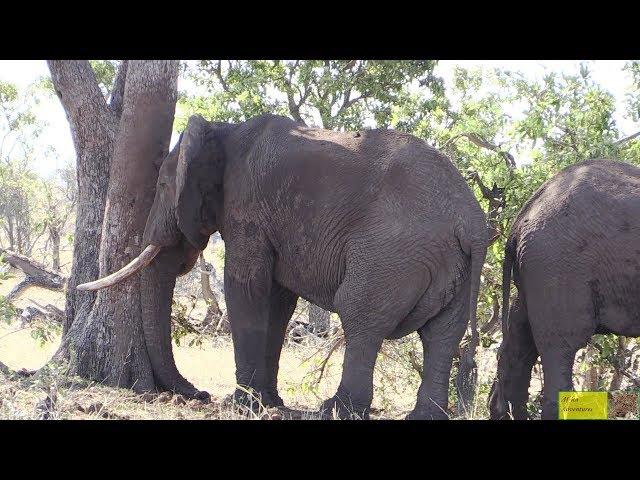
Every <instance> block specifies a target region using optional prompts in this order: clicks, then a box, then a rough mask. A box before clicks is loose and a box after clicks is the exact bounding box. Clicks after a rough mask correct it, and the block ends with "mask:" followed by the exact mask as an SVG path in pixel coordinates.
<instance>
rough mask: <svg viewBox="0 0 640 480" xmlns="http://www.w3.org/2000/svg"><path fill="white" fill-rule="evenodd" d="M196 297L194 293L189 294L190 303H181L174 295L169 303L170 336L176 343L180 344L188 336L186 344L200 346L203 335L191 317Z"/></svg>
mask: <svg viewBox="0 0 640 480" xmlns="http://www.w3.org/2000/svg"><path fill="white" fill-rule="evenodd" d="M197 301H198V298H197V297H196V296H194V295H191V296H190V303H182V302H181V301H179V300H178V299H176V298H175V297H174V298H173V300H172V303H171V327H172V328H171V338H172V339H173V341H174V342H176V345H178V346H180V342H181V341H182V340H183V339H185V338H186V337H188V336H189V337H190V338H189V342H188V346H190V347H192V346H194V345H195V346H202V342H203V337H202V334H201V332H200V330H198V328H197V327H196V325H195V322H194V319H192V318H191V315H192V314H193V311H194V309H195V308H196V302H197Z"/></svg>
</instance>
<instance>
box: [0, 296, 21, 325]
mask: <svg viewBox="0 0 640 480" xmlns="http://www.w3.org/2000/svg"><path fill="white" fill-rule="evenodd" d="M17 314H18V312H16V309H15V307H14V306H13V305H11V303H9V302H8V301H7V299H6V298H5V297H3V296H2V295H0V320H3V321H4V322H5V323H7V324H8V323H11V321H12V320H13V319H14V318H15V317H16V315H17Z"/></svg>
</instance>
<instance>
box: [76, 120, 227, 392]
mask: <svg viewBox="0 0 640 480" xmlns="http://www.w3.org/2000/svg"><path fill="white" fill-rule="evenodd" d="M225 125H226V124H217V123H211V122H207V121H206V120H205V119H204V118H202V117H200V116H192V117H191V118H190V119H189V122H188V124H187V128H186V129H185V131H184V132H183V134H182V135H181V136H180V140H179V141H178V143H177V144H176V146H175V147H174V148H173V150H172V151H171V152H170V153H169V154H168V155H167V156H166V157H165V159H164V161H163V163H162V165H161V167H160V171H159V173H158V180H157V183H156V192H155V199H154V202H153V205H152V207H151V210H150V212H149V215H148V217H147V223H146V226H145V230H144V235H143V245H146V248H144V250H143V251H142V253H140V255H139V256H138V257H136V258H135V259H133V260H132V261H131V262H130V263H129V264H127V265H126V266H124V267H123V268H121V269H120V270H118V271H117V272H115V273H112V274H111V275H108V276H106V277H103V278H100V279H98V280H96V281H93V282H89V283H85V284H82V285H78V287H77V288H78V289H79V290H99V289H102V288H106V287H109V286H112V285H115V284H117V283H120V282H122V281H124V280H125V279H126V278H128V277H130V276H132V275H134V274H135V273H137V272H139V271H142V274H141V304H142V319H143V327H144V333H145V341H146V345H147V351H148V353H149V357H150V360H151V364H152V366H153V370H154V376H155V378H156V383H157V384H158V386H160V387H162V388H166V389H172V390H176V391H179V392H180V393H183V394H185V395H197V390H196V389H195V388H194V387H193V385H191V384H190V383H189V382H188V381H187V380H185V379H184V378H183V377H182V376H181V375H180V374H179V373H178V370H177V368H176V366H175V363H174V360H173V354H172V351H171V336H170V334H171V328H170V326H171V325H170V315H171V299H172V294H173V289H174V287H175V282H176V277H178V276H180V275H183V274H185V273H187V272H189V271H190V270H191V269H192V268H193V266H194V265H195V263H196V261H197V259H198V255H199V254H200V252H201V251H202V250H204V248H205V247H206V245H207V243H208V241H209V236H210V235H211V234H213V233H214V232H215V231H217V230H218V229H219V220H218V219H221V218H222V203H223V188H222V183H223V175H224V165H225V162H224V152H223V148H222V142H221V139H220V135H221V134H222V132H223V131H224V130H225Z"/></svg>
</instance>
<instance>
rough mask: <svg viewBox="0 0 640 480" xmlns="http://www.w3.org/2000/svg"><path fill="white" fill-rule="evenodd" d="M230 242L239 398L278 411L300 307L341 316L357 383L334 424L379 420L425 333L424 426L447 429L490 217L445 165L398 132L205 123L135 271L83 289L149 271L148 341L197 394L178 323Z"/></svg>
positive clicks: (156, 212) (187, 150) (342, 394)
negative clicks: (290, 326)
mask: <svg viewBox="0 0 640 480" xmlns="http://www.w3.org/2000/svg"><path fill="white" fill-rule="evenodd" d="M216 230H219V231H220V234H221V235H222V237H223V239H224V241H225V249H226V251H225V270H224V288H225V296H226V304H227V308H228V312H229V321H230V324H231V332H232V338H233V344H234V353H235V362H236V379H237V383H238V385H239V386H241V387H243V388H240V389H238V390H236V393H235V396H236V398H237V399H238V400H246V399H245V398H244V395H245V393H244V391H245V390H247V389H250V391H253V393H254V394H258V395H260V396H261V399H262V402H263V403H264V404H267V405H276V406H277V405H282V400H281V398H280V396H279V395H278V391H277V375H278V362H279V357H280V351H281V348H282V343H283V337H284V333H285V328H286V326H287V323H288V321H289V319H290V318H291V315H292V313H293V310H294V308H295V305H296V301H297V299H298V297H299V296H300V297H303V298H305V299H307V300H309V301H310V302H312V303H314V304H316V305H318V306H320V307H322V308H324V309H326V310H330V311H333V312H337V313H338V314H339V315H340V319H341V321H342V326H343V329H344V334H345V355H344V365H343V375H342V381H341V383H340V386H339V387H338V391H337V393H336V394H335V396H334V397H333V398H331V399H330V400H327V401H326V402H324V404H323V410H324V411H337V412H338V414H339V415H341V416H346V415H350V414H353V413H356V414H358V415H359V416H361V417H363V416H364V417H366V416H367V415H368V410H369V407H370V405H371V400H372V396H373V369H374V364H375V361H376V356H377V354H378V351H379V349H380V347H381V344H382V341H383V340H384V339H385V338H399V337H402V336H404V335H407V334H409V333H411V332H414V331H416V330H417V331H418V333H419V334H420V337H421V338H422V342H423V345H424V375H423V379H422V384H421V386H420V389H419V392H418V400H417V404H416V407H415V409H414V410H413V412H412V414H411V415H410V418H443V417H446V413H445V411H446V407H447V396H448V395H447V392H448V385H449V375H450V370H451V364H452V359H453V357H454V354H455V353H456V351H457V348H458V345H459V342H460V340H461V338H462V336H463V333H464V331H465V329H466V327H467V325H468V320H469V319H471V321H472V322H473V323H472V326H474V327H475V315H476V300H477V296H478V288H479V282H480V272H481V269H482V265H483V263H484V258H485V253H486V231H487V228H486V223H485V216H484V213H483V211H482V209H481V208H480V205H479V204H478V202H477V200H476V199H475V197H474V195H473V193H472V191H471V190H470V188H469V186H468V185H467V183H466V182H465V180H464V179H463V178H462V176H461V175H460V173H459V172H458V170H457V169H456V168H455V166H454V165H453V164H452V163H451V161H450V160H449V159H447V158H446V157H445V156H444V155H442V154H441V153H439V152H438V151H437V150H435V149H433V148H431V147H429V146H428V145H427V144H426V143H425V142H424V141H422V140H420V139H417V138H415V137H413V136H411V135H407V134H403V133H399V132H396V131H392V130H365V131H360V132H354V133H339V132H333V131H328V130H322V129H316V128H308V127H305V126H302V125H300V124H298V123H296V122H294V121H292V120H290V119H288V118H285V117H280V116H276V115H262V116H259V117H256V118H253V119H251V120H249V121H247V122H244V123H239V124H227V123H216V122H207V121H206V120H204V119H203V118H202V117H199V116H193V117H191V118H190V119H189V122H188V125H187V127H186V130H185V131H184V133H183V135H182V137H181V140H180V142H179V144H178V145H177V146H176V147H175V148H174V150H173V151H172V153H171V154H170V155H169V156H168V157H167V159H166V160H165V162H164V164H163V165H162V167H161V170H160V174H159V178H158V182H157V191H156V198H155V201H154V204H153V207H152V209H151V212H150V213H149V217H148V221H147V225H146V229H145V234H144V241H145V245H148V246H147V248H146V249H145V250H144V252H143V253H142V254H141V255H140V257H138V258H137V259H135V260H134V261H133V262H132V263H131V264H129V265H128V266H127V267H125V268H124V269H122V270H121V271H119V272H116V273H115V274H112V275H110V276H109V277H107V278H105V279H101V280H98V281H96V282H93V283H92V284H89V285H88V286H84V287H83V288H93V289H96V288H102V287H104V286H108V285H111V284H114V283H117V282H118V281H121V280H123V279H124V278H126V277H127V276H128V275H131V274H133V273H135V272H136V271H137V270H139V269H140V268H143V267H144V266H145V265H147V264H148V267H147V268H146V269H145V270H144V271H143V273H142V296H143V300H144V302H143V309H144V312H143V318H144V332H145V338H146V344H147V348H148V351H149V355H150V358H151V362H152V366H153V369H154V373H155V375H156V378H157V380H158V382H159V383H160V384H161V385H162V386H164V387H165V388H169V389H174V390H176V391H179V392H181V393H184V394H187V395H197V394H198V392H197V390H196V389H195V388H194V387H193V386H192V385H191V384H190V383H189V382H187V381H186V380H185V379H184V378H183V377H182V376H181V375H180V374H179V373H178V370H177V369H176V367H175V364H174V360H173V357H172V354H171V341H170V336H169V334H170V331H169V314H170V306H171V295H172V290H173V287H174V284H175V279H176V276H177V275H179V274H181V273H184V272H186V271H188V270H189V269H190V268H191V267H192V266H193V264H194V263H195V261H196V258H197V256H198V252H199V251H200V250H202V249H204V248H205V246H206V244H207V241H208V239H209V236H210V235H211V234H212V233H213V232H214V231H216Z"/></svg>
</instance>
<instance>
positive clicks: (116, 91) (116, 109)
mask: <svg viewBox="0 0 640 480" xmlns="http://www.w3.org/2000/svg"><path fill="white" fill-rule="evenodd" d="M128 65H129V61H128V60H122V62H121V63H120V67H119V68H118V73H116V78H115V80H114V81H113V88H112V89H111V99H110V100H109V108H111V111H112V112H113V113H114V114H115V115H116V118H120V115H121V114H122V105H123V103H124V85H125V83H126V80H127V67H128Z"/></svg>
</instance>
